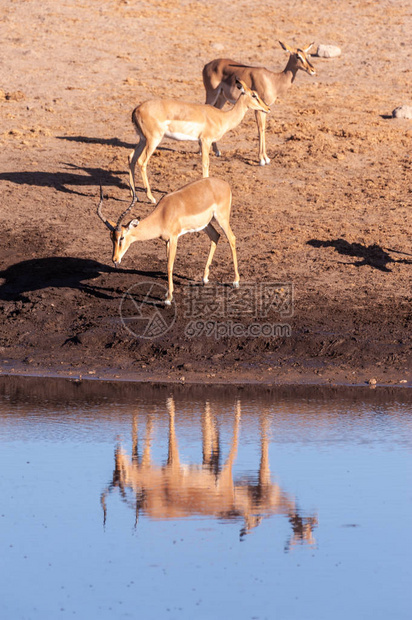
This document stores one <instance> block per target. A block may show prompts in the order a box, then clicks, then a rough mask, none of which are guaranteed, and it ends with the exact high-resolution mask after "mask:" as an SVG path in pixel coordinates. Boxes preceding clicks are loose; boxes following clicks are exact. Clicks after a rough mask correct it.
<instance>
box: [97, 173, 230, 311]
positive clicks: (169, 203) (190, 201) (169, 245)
mask: <svg viewBox="0 0 412 620" xmlns="http://www.w3.org/2000/svg"><path fill="white" fill-rule="evenodd" d="M131 190H132V194H133V199H132V202H131V204H130V205H129V207H128V208H127V209H126V211H124V212H123V213H122V214H121V215H120V217H119V218H118V220H117V223H114V222H112V221H111V220H108V219H107V218H105V217H104V215H103V214H102V204H103V191H102V188H101V187H100V202H99V205H98V207H97V215H98V216H99V217H100V219H101V220H102V221H103V223H104V224H105V225H106V226H107V228H108V229H109V230H110V237H111V240H112V243H113V256H112V260H113V262H114V264H115V265H116V266H117V265H120V262H121V260H122V258H123V256H124V255H125V253H126V252H127V250H128V248H129V247H130V245H131V244H132V243H133V242H134V241H146V240H149V239H162V241H164V242H165V243H166V255H167V275H168V291H167V295H166V300H165V304H166V305H170V304H171V302H172V299H173V264H174V260H175V256H176V248H177V240H178V238H179V237H180V236H181V235H184V234H186V233H189V232H197V231H200V230H204V231H205V233H206V234H207V236H208V237H209V239H210V241H211V246H210V251H209V256H208V259H207V262H206V267H205V271H204V275H203V283H204V284H206V283H207V282H208V281H209V267H210V264H211V262H212V259H213V255H214V253H215V250H216V245H217V242H218V241H219V238H220V234H219V233H218V232H217V230H216V229H215V228H214V226H213V225H212V224H211V221H212V219H213V218H214V219H215V220H216V221H217V223H218V224H219V226H220V227H221V228H222V230H223V232H224V233H225V235H226V237H227V239H228V241H229V244H230V249H231V251H232V258H233V265H234V269H235V280H234V282H233V286H234V287H236V288H237V287H238V286H239V272H238V269H237V256H236V237H235V235H234V234H233V232H232V229H231V228H230V223H229V220H230V209H231V205H232V191H231V189H230V186H229V184H228V183H226V181H223V180H222V179H216V178H207V179H200V180H198V181H192V183H189V184H188V185H185V186H184V187H182V188H181V189H178V190H177V191H175V192H172V193H171V194H167V195H166V196H164V197H163V198H162V199H161V200H160V201H159V204H158V205H157V206H156V207H155V209H154V210H153V211H152V212H151V213H150V214H149V215H148V216H147V217H145V218H144V219H143V220H141V221H140V219H133V220H131V221H130V222H129V223H128V224H127V225H125V224H122V220H123V218H124V217H125V216H126V215H127V213H128V212H129V211H130V210H131V208H132V207H133V205H134V204H135V202H136V193H135V191H134V188H131Z"/></svg>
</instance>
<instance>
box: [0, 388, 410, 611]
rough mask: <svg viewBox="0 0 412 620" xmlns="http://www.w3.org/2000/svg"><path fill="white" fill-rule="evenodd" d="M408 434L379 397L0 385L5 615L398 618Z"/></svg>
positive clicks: (406, 564)
mask: <svg viewBox="0 0 412 620" xmlns="http://www.w3.org/2000/svg"><path fill="white" fill-rule="evenodd" d="M402 394H406V392H404V391H403V392H402ZM411 430H412V408H411V403H410V402H408V398H405V397H404V396H402V398H400V399H399V398H397V397H396V395H394V394H393V393H392V394H391V395H389V396H387V395H379V393H378V391H376V393H375V394H372V393H371V394H370V395H367V397H366V398H364V393H363V392H360V393H358V395H357V394H356V393H355V392H351V393H350V394H343V395H341V394H334V395H333V396H331V395H330V394H326V395H325V393H319V392H317V393H315V394H313V393H310V392H308V393H304V392H302V391H300V392H299V394H298V395H297V396H296V397H295V396H294V395H293V394H291V393H283V394H282V393H276V392H272V393H268V394H262V395H260V394H258V393H253V394H248V393H246V392H245V391H233V393H230V392H227V391H224V390H216V389H210V390H204V391H199V390H198V391H195V392H191V391H190V390H188V389H187V388H186V389H180V390H173V389H172V388H166V387H165V388H159V389H155V388H150V389H149V388H138V387H136V386H128V387H127V386H126V387H124V386H123V387H122V385H121V384H117V385H115V384H112V385H110V384H98V383H97V382H94V385H90V384H89V385H86V384H85V383H83V384H81V385H76V384H74V383H73V382H64V381H48V382H47V381H44V380H43V381H41V380H38V379H26V380H23V381H22V380H15V379H2V380H1V381H0V490H1V506H0V532H1V535H0V570H1V574H0V583H1V596H0V618H2V619H3V620H20V619H21V620H23V619H24V620H31V619H37V618H38V619H41V620H49V619H50V620H54V619H55V618H65V617H75V618H80V619H85V620H86V619H87V620H92V619H94V618H99V619H100V620H105V619H106V618H107V619H117V618H142V619H144V620H152V619H153V620H158V619H163V618H167V619H171V620H172V619H175V618H176V619H179V620H186V619H187V620H189V619H190V620H197V619H213V620H215V619H216V620H219V619H226V618H234V619H239V620H243V619H244V620H251V619H262V620H263V619H269V620H272V619H279V620H292V619H293V620H324V619H325V620H326V619H327V620H329V619H331V618H333V619H334V620H340V619H342V620H347V619H349V618H350V619H352V620H357V619H362V620H368V619H371V620H372V619H373V620H379V619H385V620H387V619H388V618H391V619H394V620H401V619H405V620H406V619H408V620H409V619H410V618H411V610H412V595H411V583H412V580H411V577H412V567H411V551H412V546H411V540H412V536H411V525H412V519H411V517H412V492H411V488H412V486H411V482H412V436H411Z"/></svg>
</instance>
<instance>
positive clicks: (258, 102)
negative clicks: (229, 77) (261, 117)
mask: <svg viewBox="0 0 412 620" xmlns="http://www.w3.org/2000/svg"><path fill="white" fill-rule="evenodd" d="M236 86H237V87H238V89H239V90H240V94H241V96H242V95H246V96H247V97H248V107H249V108H250V109H251V110H259V111H260V112H266V114H267V113H268V112H270V108H269V106H267V105H266V103H265V102H264V101H263V99H261V98H260V97H259V95H258V94H257V92H256V91H255V90H252V89H250V88H249V87H248V86H247V85H246V84H245V82H243V80H239V79H238V78H236Z"/></svg>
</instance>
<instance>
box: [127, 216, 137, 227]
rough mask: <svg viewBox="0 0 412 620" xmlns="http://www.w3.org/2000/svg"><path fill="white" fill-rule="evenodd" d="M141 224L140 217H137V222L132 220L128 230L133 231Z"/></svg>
mask: <svg viewBox="0 0 412 620" xmlns="http://www.w3.org/2000/svg"><path fill="white" fill-rule="evenodd" d="M139 224H140V217H137V218H136V219H135V220H132V221H131V222H129V223H128V225H127V230H131V229H132V228H136V226H138V225H139Z"/></svg>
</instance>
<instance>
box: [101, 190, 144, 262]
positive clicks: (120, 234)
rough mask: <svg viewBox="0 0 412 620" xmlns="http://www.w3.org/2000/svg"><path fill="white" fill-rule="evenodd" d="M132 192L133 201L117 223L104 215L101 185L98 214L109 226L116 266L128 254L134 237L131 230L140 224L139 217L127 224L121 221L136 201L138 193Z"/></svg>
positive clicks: (113, 258)
mask: <svg viewBox="0 0 412 620" xmlns="http://www.w3.org/2000/svg"><path fill="white" fill-rule="evenodd" d="M132 192H133V199H132V202H131V203H130V205H129V206H128V207H127V209H126V211H123V213H122V214H121V215H120V217H119V219H118V220H117V222H116V224H115V223H114V222H112V221H111V220H108V219H106V218H105V217H104V215H103V214H102V204H103V190H102V186H101V185H100V202H99V206H98V207H97V215H98V216H99V218H100V219H101V220H102V222H103V224H105V226H107V228H108V229H109V230H110V239H111V240H112V243H113V254H112V261H113V262H114V264H115V266H116V267H117V266H118V265H120V263H121V261H122V258H123V256H124V255H125V254H126V252H127V250H128V249H129V246H130V244H131V242H132V239H131V237H130V232H131V231H132V230H133V229H134V228H136V226H138V224H139V219H138V218H137V219H134V220H131V221H130V222H129V223H128V224H127V225H126V226H125V225H124V224H122V223H121V222H122V220H123V218H124V217H125V216H126V215H127V213H129V211H130V209H131V208H132V207H133V205H134V204H135V202H136V194H135V192H134V191H133V190H132Z"/></svg>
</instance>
